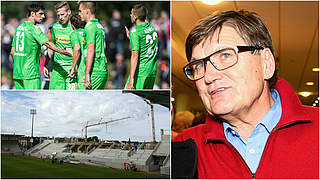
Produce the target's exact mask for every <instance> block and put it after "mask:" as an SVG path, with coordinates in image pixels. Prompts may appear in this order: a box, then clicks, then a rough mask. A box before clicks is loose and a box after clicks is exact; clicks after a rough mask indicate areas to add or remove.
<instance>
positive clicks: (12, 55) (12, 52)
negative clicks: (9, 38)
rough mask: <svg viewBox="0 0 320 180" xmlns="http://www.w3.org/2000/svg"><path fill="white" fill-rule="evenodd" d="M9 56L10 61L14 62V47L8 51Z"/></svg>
mask: <svg viewBox="0 0 320 180" xmlns="http://www.w3.org/2000/svg"><path fill="white" fill-rule="evenodd" d="M10 55H11V58H12V60H14V58H13V57H14V47H13V46H12V47H11V51H10Z"/></svg>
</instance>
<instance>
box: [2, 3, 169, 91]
mask: <svg viewBox="0 0 320 180" xmlns="http://www.w3.org/2000/svg"><path fill="white" fill-rule="evenodd" d="M32 3H40V4H43V5H44V7H45V8H46V10H45V15H46V18H45V20H44V21H43V22H42V24H39V26H40V27H41V29H42V30H43V32H44V33H45V34H47V32H48V29H49V28H50V27H51V26H52V25H53V24H54V23H55V22H57V21H58V19H57V16H56V13H55V11H54V5H55V4H56V3H57V2H56V1H47V2H34V1H28V2H21V1H19V2H14V1H10V2H9V1H4V2H1V89H14V88H15V87H14V82H13V79H12V72H13V60H12V58H11V57H10V50H11V43H12V39H13V36H14V33H15V29H16V28H17V27H18V25H19V24H21V23H23V22H24V21H25V20H26V12H25V7H26V6H27V5H29V4H32ZM68 3H69V4H70V6H71V10H72V14H77V13H78V4H77V2H75V1H73V2H68ZM137 3H140V4H143V5H144V6H145V7H146V8H147V9H148V18H147V20H148V21H149V23H150V24H151V25H152V26H153V27H154V28H155V29H156V31H157V32H158V46H159V52H158V61H157V63H158V70H157V78H156V83H155V86H154V89H169V88H170V87H169V84H170V83H169V82H170V76H169V75H170V2H169V1H167V2H160V1H159V2H156V1H155V2H142V1H139V2H132V1H130V2H128V1H126V2H113V1H109V2H102V1H98V2H97V10H96V12H97V13H96V18H97V19H98V20H99V21H100V22H101V24H102V25H103V26H104V28H105V33H106V49H107V57H108V70H109V74H108V76H109V77H108V83H107V85H106V88H107V89H122V88H123V87H124V85H125V83H126V81H127V77H128V75H129V73H130V54H131V53H130V43H129V40H128V39H127V37H126V34H125V28H124V27H125V26H127V27H128V28H129V29H130V30H132V29H134V28H135V27H134V26H133V24H132V23H131V20H130V11H131V8H132V7H133V6H134V5H135V4H137ZM46 58H49V56H48V53H47V50H46V49H45V48H43V50H42V56H41V59H40V73H41V80H42V88H43V89H48V87H49V81H50V80H49V79H48V78H46V77H45V76H44V75H43V66H44V62H45V60H46ZM51 62H52V61H51ZM51 66H52V65H51V63H49V64H48V68H49V71H50V70H51V69H52V67H51Z"/></svg>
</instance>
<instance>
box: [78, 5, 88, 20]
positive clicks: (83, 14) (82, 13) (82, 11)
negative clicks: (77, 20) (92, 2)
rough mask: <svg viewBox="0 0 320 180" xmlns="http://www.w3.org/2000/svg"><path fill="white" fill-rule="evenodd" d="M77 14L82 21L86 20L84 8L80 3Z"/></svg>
mask: <svg viewBox="0 0 320 180" xmlns="http://www.w3.org/2000/svg"><path fill="white" fill-rule="evenodd" d="M79 16H80V17H81V20H82V21H86V10H85V9H84V8H83V6H82V4H80V6H79Z"/></svg>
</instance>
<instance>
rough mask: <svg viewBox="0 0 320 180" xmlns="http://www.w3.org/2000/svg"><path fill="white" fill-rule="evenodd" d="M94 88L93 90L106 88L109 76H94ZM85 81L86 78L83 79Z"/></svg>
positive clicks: (92, 78)
mask: <svg viewBox="0 0 320 180" xmlns="http://www.w3.org/2000/svg"><path fill="white" fill-rule="evenodd" d="M90 80H91V85H92V88H91V90H100V89H105V88H106V83H107V80H108V76H94V77H92V76H91V78H90ZM83 81H84V78H83Z"/></svg>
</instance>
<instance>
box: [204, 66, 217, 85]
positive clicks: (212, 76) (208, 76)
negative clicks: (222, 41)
mask: <svg viewBox="0 0 320 180" xmlns="http://www.w3.org/2000/svg"><path fill="white" fill-rule="evenodd" d="M203 78H204V81H205V83H206V84H210V83H212V82H214V81H216V80H217V79H220V78H221V71H219V70H217V69H216V68H215V67H214V66H213V64H212V63H211V62H210V61H207V64H206V71H205V73H204V77H203Z"/></svg>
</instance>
